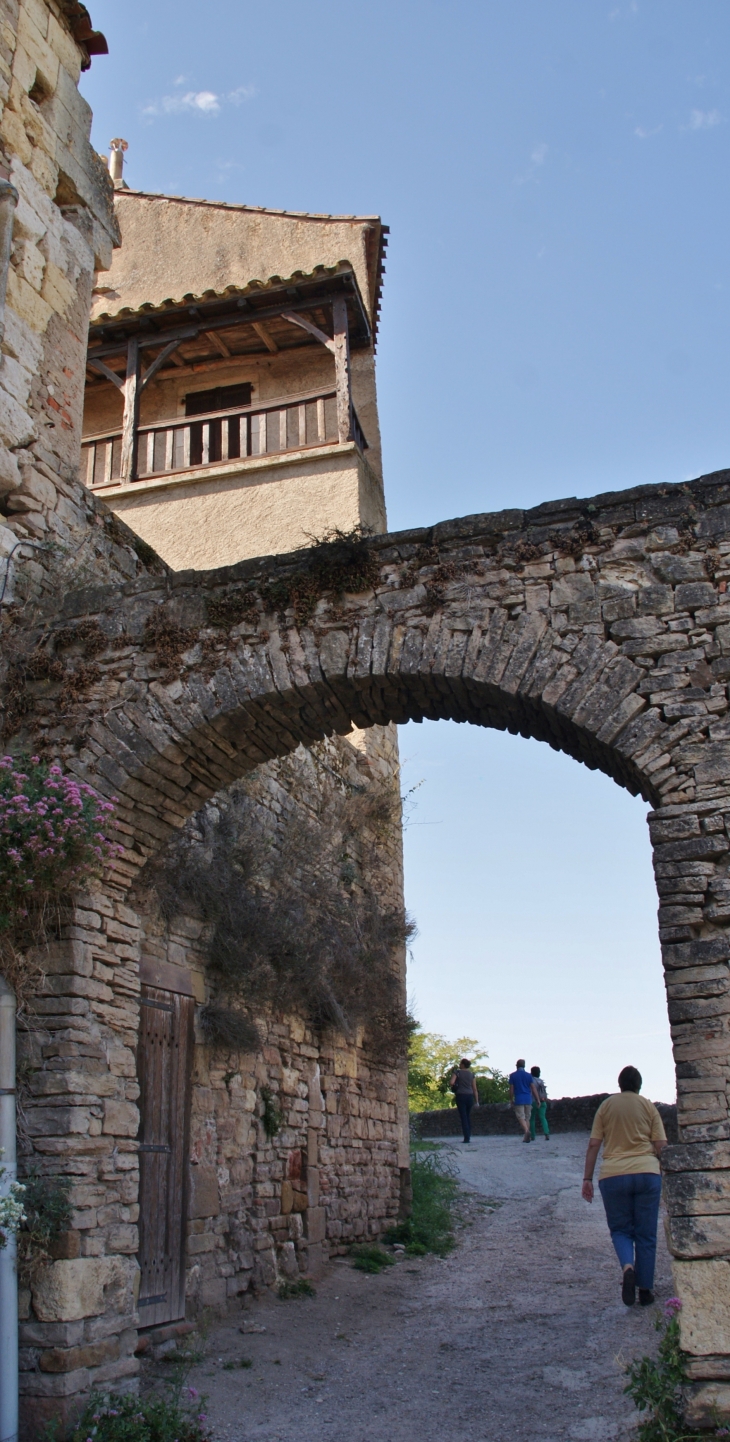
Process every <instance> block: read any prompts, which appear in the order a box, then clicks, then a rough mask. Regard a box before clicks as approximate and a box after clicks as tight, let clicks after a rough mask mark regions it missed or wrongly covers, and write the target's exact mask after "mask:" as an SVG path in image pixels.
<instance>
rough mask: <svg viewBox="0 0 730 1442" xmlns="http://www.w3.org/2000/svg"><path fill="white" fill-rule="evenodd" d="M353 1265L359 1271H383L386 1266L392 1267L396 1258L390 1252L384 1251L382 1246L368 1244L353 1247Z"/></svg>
mask: <svg viewBox="0 0 730 1442" xmlns="http://www.w3.org/2000/svg"><path fill="white" fill-rule="evenodd" d="M352 1257H353V1259H354V1260H353V1263H352V1265H353V1267H356V1268H357V1270H358V1272H383V1271H384V1270H385V1268H386V1267H392V1266H393V1264H394V1258H393V1257H391V1255H390V1253H389V1252H384V1251H383V1248H382V1247H378V1246H366V1245H364V1244H363V1245H362V1246H359V1247H353V1249H352Z"/></svg>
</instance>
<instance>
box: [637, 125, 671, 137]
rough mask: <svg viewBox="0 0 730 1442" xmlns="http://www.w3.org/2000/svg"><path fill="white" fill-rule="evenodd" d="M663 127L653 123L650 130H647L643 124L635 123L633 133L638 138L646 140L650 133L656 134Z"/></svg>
mask: <svg viewBox="0 0 730 1442" xmlns="http://www.w3.org/2000/svg"><path fill="white" fill-rule="evenodd" d="M663 129H664V126H663V125H655V126H654V127H653V129H652V130H647V129H646V127H645V126H644V125H637V127H636V129H635V131H634V135H638V137H639V140H648V139H649V137H650V136H651V135H658V134H659V131H660V130H663Z"/></svg>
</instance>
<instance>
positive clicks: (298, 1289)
mask: <svg viewBox="0 0 730 1442" xmlns="http://www.w3.org/2000/svg"><path fill="white" fill-rule="evenodd" d="M278 1292H279V1301H281V1302H287V1301H289V1299H290V1298H291V1297H316V1295H317V1293H316V1291H315V1289H314V1287H313V1286H312V1283H311V1282H308V1281H307V1279H306V1277H297V1280H296V1282H280V1283H279V1287H278Z"/></svg>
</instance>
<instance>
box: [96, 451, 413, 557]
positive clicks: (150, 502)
mask: <svg viewBox="0 0 730 1442" xmlns="http://www.w3.org/2000/svg"><path fill="white" fill-rule="evenodd" d="M213 469H214V471H215V475H213V476H210V475H206V473H205V472H204V471H200V470H199V471H197V472H194V473H193V475H194V477H195V478H194V479H192V480H187V479H185V480H183V479H182V477H181V478H180V479H179V480H178V482H177V483H175V482H167V483H166V484H163V485H160V484H159V483H156V482H154V481H152V482H144V481H140V482H139V483H138V484H137V485H136V486H134V487H129V486H128V487H125V489H124V492H123V493H121V492H119V493H116V494H115V493H113V492H112V493H111V494H110V495H109V497H108V504H109V505H110V507H111V508H112V510H113V511H114V512H115V514H116V515H118V516H120V517H121V518H122V520H124V521H125V522H126V523H127V525H128V526H131V528H132V529H133V530H134V531H136V532H137V535H139V536H142V537H143V539H144V540H145V541H147V542H148V543H149V544H150V545H151V546H153V547H154V549H155V550H156V551H157V552H158V554H159V555H160V556H162V558H163V560H165V561H167V563H168V565H170V566H172V568H173V570H176V571H184V570H186V569H190V568H194V569H197V570H211V569H213V568H214V567H216V566H231V565H234V564H235V562H236V561H242V560H245V559H247V558H248V557H250V556H267V555H268V556H270V555H275V554H276V553H277V552H279V551H294V550H297V549H298V548H299V547H301V546H307V545H309V544H310V543H311V538H312V536H324V535H325V534H326V533H327V532H328V531H330V530H331V529H332V528H333V527H339V529H340V530H343V531H351V530H353V529H354V528H355V527H356V526H357V525H359V524H360V523H363V524H364V525H367V526H370V527H372V529H373V530H374V531H382V530H384V529H385V507H384V503H383V496H382V490H381V487H380V485H379V484H378V481H377V478H376V477H375V476H374V475H373V473H372V471H370V469H369V467H368V465H367V463H366V462H365V461H364V460H363V459H362V457H361V456H360V455H359V453H358V451H357V449H356V447H355V446H354V445H353V444H349V445H346V446H329V447H326V448H324V447H323V448H322V449H319V450H317V451H315V452H314V453H313V454H312V455H311V457H309V456H307V453H306V452H305V453H304V456H303V457H301V458H300V459H299V460H297V459H295V458H294V457H286V456H283V457H281V458H280V459H279V460H277V461H272V459H271V457H268V458H267V457H261V458H259V457H252V458H251V459H250V460H248V461H246V462H244V463H243V465H241V463H240V462H239V463H238V464H236V463H235V462H229V466H228V468H227V473H226V471H224V470H222V468H218V467H214V468H213Z"/></svg>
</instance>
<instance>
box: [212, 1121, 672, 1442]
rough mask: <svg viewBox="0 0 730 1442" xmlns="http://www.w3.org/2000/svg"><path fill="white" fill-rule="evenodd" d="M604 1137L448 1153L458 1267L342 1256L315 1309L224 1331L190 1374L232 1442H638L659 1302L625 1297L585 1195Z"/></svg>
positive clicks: (230, 1322)
mask: <svg viewBox="0 0 730 1442" xmlns="http://www.w3.org/2000/svg"><path fill="white" fill-rule="evenodd" d="M586 1141H587V1138H586V1136H585V1135H584V1134H583V1133H580V1134H578V1133H575V1134H568V1135H561V1136H556V1137H555V1138H554V1139H552V1140H551V1141H549V1142H545V1141H544V1140H543V1139H542V1138H538V1140H536V1141H535V1143H534V1144H533V1145H531V1146H530V1150H529V1151H527V1149H526V1147H525V1146H524V1145H523V1143H522V1141H521V1140H520V1139H519V1138H518V1137H515V1138H514V1139H513V1138H511V1137H477V1138H475V1139H474V1140H473V1141H472V1143H471V1146H470V1147H465V1146H464V1145H463V1144H461V1143H457V1142H456V1141H450V1140H449V1141H446V1142H442V1143H441V1145H443V1147H444V1150H445V1151H447V1152H448V1154H449V1155H450V1156H451V1157H453V1159H454V1160H455V1162H456V1164H457V1166H458V1168H459V1172H460V1176H461V1178H462V1181H463V1186H464V1192H463V1194H462V1200H461V1201H460V1202H459V1204H458V1212H459V1218H460V1220H459V1229H458V1236H459V1242H458V1246H457V1248H456V1250H455V1251H454V1252H453V1253H452V1254H451V1255H450V1256H449V1257H448V1258H446V1259H445V1260H443V1261H441V1260H439V1259H437V1258H435V1257H425V1258H419V1259H411V1258H406V1259H405V1260H403V1261H399V1262H398V1263H397V1265H396V1266H394V1267H391V1268H388V1270H387V1271H385V1272H382V1273H380V1274H379V1275H376V1276H369V1275H367V1274H364V1273H362V1272H357V1271H354V1270H353V1268H352V1266H351V1265H350V1263H349V1262H348V1261H347V1260H339V1261H336V1262H333V1263H331V1264H330V1266H329V1267H328V1268H327V1272H326V1275H325V1276H324V1277H323V1278H322V1279H321V1280H320V1281H318V1282H317V1295H316V1297H315V1298H311V1299H308V1298H301V1299H300V1298H297V1299H296V1300H290V1301H286V1302H281V1301H279V1300H278V1298H276V1297H273V1296H270V1295H267V1296H265V1297H262V1298H260V1299H258V1300H252V1301H250V1302H248V1303H247V1304H246V1306H245V1308H244V1309H243V1310H242V1311H241V1312H240V1313H237V1314H236V1315H235V1316H231V1317H230V1318H228V1319H227V1321H226V1322H225V1323H223V1324H216V1325H215V1326H214V1328H212V1330H211V1331H210V1332H209V1333H208V1336H207V1339H206V1343H205V1358H204V1360H203V1361H202V1362H201V1363H200V1365H199V1366H197V1367H196V1368H195V1370H194V1371H193V1372H192V1373H191V1376H190V1382H191V1383H192V1384H193V1385H194V1386H195V1387H197V1388H198V1389H199V1390H200V1391H201V1392H202V1393H205V1394H206V1395H207V1399H208V1400H207V1404H206V1410H207V1413H208V1417H209V1419H210V1421H211V1423H212V1427H213V1435H214V1437H215V1439H216V1442H259V1439H260V1442H264V1439H265V1442H315V1439H316V1442H320V1439H322V1438H323V1437H324V1438H325V1439H326V1438H327V1437H332V1438H335V1437H339V1436H341V1435H344V1436H345V1437H346V1438H347V1442H446V1439H448V1442H467V1439H474V1438H487V1439H489V1442H565V1439H576V1442H604V1439H606V1442H608V1439H611V1442H625V1439H628V1438H630V1437H631V1436H632V1433H633V1426H632V1422H635V1420H636V1414H635V1412H634V1410H633V1407H632V1405H631V1403H630V1402H629V1401H628V1399H627V1398H626V1397H624V1396H623V1391H622V1389H623V1376H622V1366H623V1363H624V1362H625V1361H626V1360H627V1359H629V1358H632V1357H636V1356H640V1355H642V1354H643V1353H645V1352H650V1351H654V1350H655V1346H656V1335H655V1332H654V1328H653V1326H652V1319H653V1314H654V1312H655V1311H656V1308H639V1307H638V1305H637V1306H636V1307H634V1308H632V1309H630V1310H629V1309H627V1308H626V1307H624V1306H623V1304H622V1303H621V1299H620V1295H619V1281H620V1273H619V1268H618V1264H617V1262H616V1260H615V1258H614V1255H613V1250H612V1248H611V1245H610V1241H609V1236H608V1231H607V1228H606V1222H605V1217H604V1213H603V1207H602V1205H601V1203H600V1200H599V1201H598V1202H596V1203H594V1204H593V1206H591V1207H589V1206H587V1205H586V1203H585V1202H583V1201H582V1199H581V1197H580V1179H581V1176H582V1166H583V1157H584V1153H585V1147H586ZM671 1291H672V1287H671V1273H670V1267H669V1257H668V1254H667V1251H666V1247H665V1244H664V1239H663V1236H662V1235H660V1250H659V1261H658V1272H657V1295H658V1298H659V1299H661V1298H663V1297H667V1296H669V1295H671ZM241 1329H243V1330H241ZM242 1358H245V1359H248V1360H249V1361H250V1362H251V1364H252V1365H251V1366H248V1367H244V1368H241V1367H240V1366H239V1363H240V1360H241V1359H242ZM226 1364H227V1365H226ZM231 1364H233V1365H231Z"/></svg>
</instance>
